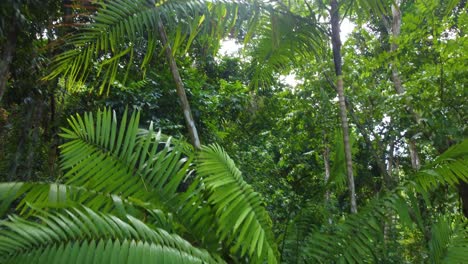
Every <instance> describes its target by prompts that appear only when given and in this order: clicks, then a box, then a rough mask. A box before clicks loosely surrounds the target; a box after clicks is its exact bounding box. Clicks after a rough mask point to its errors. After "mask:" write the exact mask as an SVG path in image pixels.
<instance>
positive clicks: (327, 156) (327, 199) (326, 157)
mask: <svg viewBox="0 0 468 264" xmlns="http://www.w3.org/2000/svg"><path fill="white" fill-rule="evenodd" d="M323 163H324V165H325V178H324V181H325V184H327V183H328V180H329V179H330V171H331V169H330V148H329V147H328V145H326V146H325V149H324V150H323ZM325 206H326V207H327V208H329V206H330V190H328V189H327V191H326V192H325ZM332 223H333V222H332V219H331V217H328V224H330V225H331V224H332Z"/></svg>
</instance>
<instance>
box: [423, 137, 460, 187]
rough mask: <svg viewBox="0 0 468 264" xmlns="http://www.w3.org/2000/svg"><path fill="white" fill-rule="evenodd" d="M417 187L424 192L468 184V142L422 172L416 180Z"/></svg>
mask: <svg viewBox="0 0 468 264" xmlns="http://www.w3.org/2000/svg"><path fill="white" fill-rule="evenodd" d="M414 181H415V186H417V187H418V188H421V189H422V190H425V191H429V190H433V189H434V188H435V187H437V186H438V185H440V184H449V185H451V186H455V185H457V184H458V183H459V182H460V181H464V182H468V140H464V141H463V142H461V143H460V144H457V145H455V146H453V147H451V148H450V149H448V150H447V151H446V152H444V153H443V154H442V155H440V156H439V157H437V159H436V160H435V161H434V162H433V163H432V164H431V165H430V166H429V167H428V168H426V169H423V170H421V171H420V172H419V173H418V174H417V175H416V178H415V179H414Z"/></svg>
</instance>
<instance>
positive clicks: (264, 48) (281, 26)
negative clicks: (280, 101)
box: [250, 9, 326, 88]
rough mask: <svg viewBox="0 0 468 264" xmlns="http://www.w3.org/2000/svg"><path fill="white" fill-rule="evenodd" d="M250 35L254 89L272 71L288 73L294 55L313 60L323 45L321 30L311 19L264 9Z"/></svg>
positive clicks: (265, 81)
mask: <svg viewBox="0 0 468 264" xmlns="http://www.w3.org/2000/svg"><path fill="white" fill-rule="evenodd" d="M267 10H268V11H269V13H267V12H265V13H264V14H263V16H262V18H261V20H263V21H264V22H263V23H261V24H260V26H259V28H258V29H257V30H256V35H255V36H254V37H253V42H254V43H255V48H254V49H253V50H252V51H251V53H252V54H251V56H252V58H253V61H252V66H251V69H250V71H251V76H252V77H251V78H252V85H253V87H254V88H262V87H268V86H270V85H272V84H273V83H274V82H273V80H274V76H275V74H287V73H289V69H290V68H291V67H292V66H293V65H296V66H298V65H297V64H298V63H299V61H298V60H297V58H305V59H307V58H309V59H314V58H315V56H317V55H318V54H322V50H323V48H324V47H325V42H324V41H323V40H324V39H326V38H325V34H324V30H323V29H322V28H321V26H320V25H319V24H317V23H315V22H314V21H312V20H310V21H309V20H307V19H305V18H304V19H301V18H298V17H296V16H293V15H291V14H289V13H284V12H277V11H275V10H274V9H267Z"/></svg>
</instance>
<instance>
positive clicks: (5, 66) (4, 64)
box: [0, 19, 18, 102]
mask: <svg viewBox="0 0 468 264" xmlns="http://www.w3.org/2000/svg"><path fill="white" fill-rule="evenodd" d="M17 31H18V27H17V26H16V23H15V21H14V19H13V24H12V25H11V29H10V31H9V32H8V35H7V39H6V41H5V44H4V45H3V53H2V60H1V61H0V102H2V98H3V95H4V94H5V89H6V84H7V81H8V76H9V72H10V64H11V62H12V60H13V54H14V53H15V49H16V41H17V39H18V32H17Z"/></svg>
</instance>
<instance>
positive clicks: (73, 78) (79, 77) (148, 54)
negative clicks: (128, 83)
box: [45, 0, 237, 92]
mask: <svg viewBox="0 0 468 264" xmlns="http://www.w3.org/2000/svg"><path fill="white" fill-rule="evenodd" d="M217 2H218V3H219V4H218V5H216V7H214V8H209V5H207V4H206V3H205V2H204V1H199V0H191V1H153V3H151V1H147V0H114V1H105V2H100V3H98V6H99V8H98V11H97V13H96V14H95V15H94V16H91V23H89V24H85V25H83V26H82V27H81V28H80V30H79V31H78V32H77V33H75V34H73V36H71V37H70V38H69V39H67V40H66V45H67V47H68V49H67V51H65V52H63V53H61V54H58V55H57V56H56V57H55V58H54V60H53V63H52V65H51V67H50V73H49V74H48V75H47V76H46V77H45V79H53V78H55V77H58V76H62V77H63V78H64V80H65V85H66V87H67V88H68V89H70V90H76V89H79V88H80V87H81V86H82V85H83V84H84V82H85V81H86V79H87V78H88V76H89V74H90V73H91V72H95V73H96V74H97V78H98V79H99V80H100V83H101V85H100V92H104V91H105V90H106V89H107V91H108V89H109V86H110V85H111V84H112V83H114V81H117V78H118V77H117V76H118V73H119V70H120V68H124V65H126V66H125V67H127V69H126V70H125V72H126V73H125V78H126V77H127V75H128V72H129V69H130V68H129V67H132V65H134V64H135V62H139V63H140V67H141V69H142V70H143V72H144V71H145V70H146V69H147V66H148V64H149V63H150V62H151V60H152V57H153V54H154V53H155V50H156V49H157V46H158V45H159V43H160V41H159V40H158V39H159V36H158V33H157V32H158V31H157V23H158V21H160V20H162V21H163V22H164V23H165V25H166V27H168V28H170V29H171V31H170V33H169V37H170V43H169V44H171V46H172V50H173V52H174V53H179V52H180V53H186V52H187V50H188V49H189V47H190V45H191V43H192V42H193V40H194V38H195V37H196V36H197V35H198V34H199V33H200V32H201V31H202V28H203V26H204V27H208V28H210V29H209V30H208V29H203V31H204V33H205V34H208V32H209V33H210V34H211V35H210V36H211V37H213V38H214V37H216V39H218V40H219V39H221V38H222V37H223V36H224V35H225V34H227V33H226V31H227V29H226V27H228V26H229V25H230V26H231V27H232V26H233V23H232V21H233V20H235V19H236V14H237V9H236V8H235V6H236V5H235V4H231V3H229V1H226V2H223V1H217ZM213 21H217V22H216V23H212V22H213ZM172 29H173V30H172ZM184 51H185V52H184ZM123 73H124V72H122V74H123ZM118 81H120V82H123V83H125V80H118Z"/></svg>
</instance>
